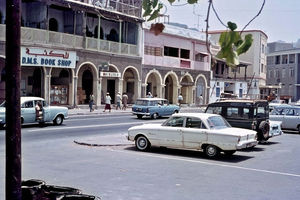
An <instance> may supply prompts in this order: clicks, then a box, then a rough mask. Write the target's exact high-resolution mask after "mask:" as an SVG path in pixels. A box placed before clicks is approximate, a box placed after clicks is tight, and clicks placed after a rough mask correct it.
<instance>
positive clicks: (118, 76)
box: [100, 72, 121, 78]
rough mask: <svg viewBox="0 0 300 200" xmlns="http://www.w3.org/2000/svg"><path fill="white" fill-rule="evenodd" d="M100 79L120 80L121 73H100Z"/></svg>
mask: <svg viewBox="0 0 300 200" xmlns="http://www.w3.org/2000/svg"><path fill="white" fill-rule="evenodd" d="M100 76H101V77H113V78H120V77H121V73H118V72H100Z"/></svg>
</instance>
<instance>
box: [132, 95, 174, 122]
mask: <svg viewBox="0 0 300 200" xmlns="http://www.w3.org/2000/svg"><path fill="white" fill-rule="evenodd" d="M179 110H180V107H179V106H177V105H172V104H169V101H168V100H167V99H162V98H140V99H137V100H136V102H135V104H134V105H133V106H132V114H134V115H136V116H137V117H138V118H139V119H141V118H142V117H143V116H147V117H151V118H153V119H156V118H158V117H162V116H169V115H172V114H174V113H178V112H179Z"/></svg>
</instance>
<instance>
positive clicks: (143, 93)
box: [141, 83, 147, 98]
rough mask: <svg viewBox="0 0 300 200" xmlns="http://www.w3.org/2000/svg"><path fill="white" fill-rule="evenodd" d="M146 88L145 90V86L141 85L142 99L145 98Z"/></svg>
mask: <svg viewBox="0 0 300 200" xmlns="http://www.w3.org/2000/svg"><path fill="white" fill-rule="evenodd" d="M146 88H147V84H146V83H142V88H141V97H142V98H144V97H146Z"/></svg>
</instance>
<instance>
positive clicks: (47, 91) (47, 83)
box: [44, 74, 51, 104]
mask: <svg viewBox="0 0 300 200" xmlns="http://www.w3.org/2000/svg"><path fill="white" fill-rule="evenodd" d="M44 83H45V87H44V94H45V100H46V102H48V103H49V104H50V103H51V102H50V90H51V75H49V74H46V75H45V82H44Z"/></svg>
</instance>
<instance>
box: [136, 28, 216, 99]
mask: <svg viewBox="0 0 300 200" xmlns="http://www.w3.org/2000/svg"><path fill="white" fill-rule="evenodd" d="M164 26H165V29H164V31H163V32H162V33H161V34H159V35H155V34H154V32H152V31H150V24H148V23H144V28H143V33H144V56H143V70H142V77H141V79H142V96H145V95H146V94H147V93H148V92H151V93H152V95H153V96H157V97H164V98H167V99H168V100H169V101H170V102H172V103H177V102H178V99H177V98H178V95H179V94H182V96H183V103H184V104H189V105H192V104H196V105H197V104H205V103H208V98H209V82H210V73H211V72H210V60H211V59H210V55H209V53H208V51H207V48H206V43H205V35H204V34H203V33H201V32H199V31H196V30H191V29H188V28H187V27H180V26H176V25H171V24H168V23H164ZM200 96H202V98H203V100H201V99H202V98H201V97H200ZM200 101H202V102H200Z"/></svg>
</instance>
